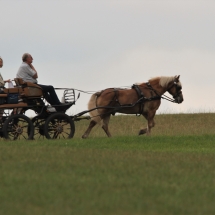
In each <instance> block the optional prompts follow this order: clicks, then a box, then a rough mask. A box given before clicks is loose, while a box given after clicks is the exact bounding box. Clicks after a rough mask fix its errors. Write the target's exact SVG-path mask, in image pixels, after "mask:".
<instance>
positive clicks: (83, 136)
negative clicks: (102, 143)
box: [82, 120, 97, 139]
mask: <svg viewBox="0 0 215 215" xmlns="http://www.w3.org/2000/svg"><path fill="white" fill-rule="evenodd" d="M96 124H97V122H96V121H94V120H91V121H90V124H89V126H88V128H87V130H86V131H85V132H84V134H83V135H82V138H83V139H86V138H87V137H88V136H89V134H90V132H91V130H92V128H93V127H94V126H95V125H96Z"/></svg>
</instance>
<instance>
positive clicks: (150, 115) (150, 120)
mask: <svg viewBox="0 0 215 215" xmlns="http://www.w3.org/2000/svg"><path fill="white" fill-rule="evenodd" d="M143 116H144V117H145V118H146V120H147V121H148V124H147V128H144V129H141V130H140V131H139V135H142V134H146V135H150V133H151V129H152V128H153V127H154V126H155V122H154V116H155V112H152V113H148V114H147V115H143Z"/></svg>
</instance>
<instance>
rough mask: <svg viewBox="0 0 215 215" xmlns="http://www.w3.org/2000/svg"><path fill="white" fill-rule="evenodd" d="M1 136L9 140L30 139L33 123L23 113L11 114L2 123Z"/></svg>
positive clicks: (31, 137)
mask: <svg viewBox="0 0 215 215" xmlns="http://www.w3.org/2000/svg"><path fill="white" fill-rule="evenodd" d="M3 136H4V138H5V139H9V140H32V139H33V136H34V126H33V123H32V122H31V120H30V119H29V118H28V117H27V116H25V115H22V114H16V115H11V116H9V117H8V119H7V120H6V121H5V123H4V125H3Z"/></svg>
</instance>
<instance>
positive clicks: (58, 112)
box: [0, 78, 76, 140]
mask: <svg viewBox="0 0 215 215" xmlns="http://www.w3.org/2000/svg"><path fill="white" fill-rule="evenodd" d="M14 81H15V84H16V85H15V86H14V88H3V89H2V90H1V93H0V110H1V114H0V136H1V137H3V138H5V139H11V140H17V139H36V138H44V137H45V138H47V139H58V138H72V137H73V136H74V133H75V124H74V116H68V115H67V114H66V113H65V112H66V110H68V109H69V108H70V107H71V106H72V105H74V104H75V102H76V98H75V91H74V89H66V90H65V91H64V94H63V95H64V100H65V103H64V104H63V105H52V106H50V105H48V104H47V103H46V101H45V99H44V96H43V91H42V89H41V87H39V86H38V85H36V84H33V83H31V82H24V81H23V80H22V79H20V78H15V79H14ZM28 110H32V111H34V112H35V113H36V116H34V117H33V118H29V117H28V116H26V115H25V113H26V111H28Z"/></svg>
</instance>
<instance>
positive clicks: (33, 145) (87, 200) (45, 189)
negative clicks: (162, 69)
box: [0, 113, 215, 215]
mask: <svg viewBox="0 0 215 215" xmlns="http://www.w3.org/2000/svg"><path fill="white" fill-rule="evenodd" d="M143 122H144V123H145V121H143V119H142V118H140V117H132V116H115V117H113V118H112V119H111V123H110V130H111V131H112V134H113V136H114V137H113V138H110V139H108V138H106V137H105V135H104V134H103V131H102V130H101V128H99V127H98V128H96V129H95V131H93V132H92V134H91V136H90V138H89V139H87V140H82V139H81V138H80V136H81V135H82V133H83V132H84V130H85V129H86V127H87V125H88V121H81V122H77V123H76V134H75V137H74V138H73V139H71V140H57V141H48V140H41V141H26V142H19V141H16V142H5V141H1V142H0V173H1V174H0V214H4V215H7V214H16V215H19V214H20V215H24V214H29V215H30V214H31V215H34V214H44V215H55V214H56V215H57V214H64V215H70V214H80V215H82V214H89V215H91V214H92V215H97V214H111V215H112V214H113V215H133V214H135V215H136V214H137V215H139V214H144V215H157V214H159V215H160V214H165V215H166V214H183V215H184V214H195V215H196V214H199V215H200V214H207V215H209V214H214V213H215V205H214V202H215V135H214V134H215V132H214V122H215V114H212V113H211V114H207V113H205V114H176V115H158V116H156V122H157V124H156V127H155V128H154V129H153V131H152V136H151V137H146V136H137V135H136V134H137V132H138V130H139V128H140V127H141V126H142V124H143Z"/></svg>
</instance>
